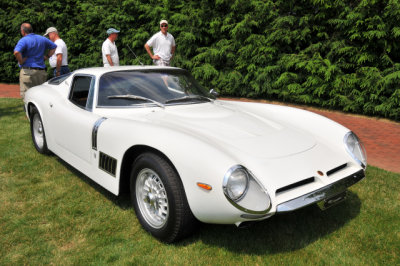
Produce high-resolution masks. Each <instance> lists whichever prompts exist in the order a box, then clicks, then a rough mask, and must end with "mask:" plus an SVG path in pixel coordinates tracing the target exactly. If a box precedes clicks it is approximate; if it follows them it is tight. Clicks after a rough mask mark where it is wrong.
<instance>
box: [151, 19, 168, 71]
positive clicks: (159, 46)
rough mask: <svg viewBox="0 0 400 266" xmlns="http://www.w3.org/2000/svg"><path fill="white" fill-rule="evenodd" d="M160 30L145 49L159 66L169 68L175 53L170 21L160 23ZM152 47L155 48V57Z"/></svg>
mask: <svg viewBox="0 0 400 266" xmlns="http://www.w3.org/2000/svg"><path fill="white" fill-rule="evenodd" d="M160 30H161V31H159V32H157V33H156V34H154V35H153V36H152V37H151V38H150V40H148V41H147V42H146V44H145V45H144V48H145V49H146V51H147V53H148V54H149V56H150V57H151V59H153V63H154V64H155V65H157V66H169V65H170V63H171V60H172V57H173V56H174V53H175V48H176V46H175V39H174V36H172V35H171V34H170V33H168V21H166V20H165V19H163V20H161V21H160ZM150 47H152V48H153V51H154V55H153V54H152V53H151V49H150Z"/></svg>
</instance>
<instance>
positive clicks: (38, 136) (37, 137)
mask: <svg viewBox="0 0 400 266" xmlns="http://www.w3.org/2000/svg"><path fill="white" fill-rule="evenodd" d="M32 134H33V138H34V141H35V143H36V145H37V146H38V148H39V149H43V144H44V134H43V125H42V121H41V120H40V117H39V114H37V113H36V114H35V115H34V116H33V121H32Z"/></svg>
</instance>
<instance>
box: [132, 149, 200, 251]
mask: <svg viewBox="0 0 400 266" xmlns="http://www.w3.org/2000/svg"><path fill="white" fill-rule="evenodd" d="M130 193H131V199H132V203H133V206H134V208H135V212H136V216H137V217H138V219H139V222H140V223H141V225H142V226H143V227H144V229H145V230H146V231H148V232H149V233H150V234H152V235H153V236H155V237H156V238H158V239H160V240H161V241H164V242H167V243H171V242H175V241H177V240H179V239H182V238H183V237H185V236H188V235H189V234H191V233H192V232H193V230H194V228H195V227H196V225H197V220H196V218H195V217H194V216H193V214H192V212H191V210H190V208H189V205H188V202H187V199H186V194H185V191H184V189H183V185H182V183H181V180H180V178H179V176H178V174H177V173H176V172H175V170H174V168H173V167H172V166H171V165H170V164H169V163H168V162H167V161H166V160H165V159H163V158H162V157H160V156H159V155H157V154H155V153H150V152H148V153H144V154H142V155H140V156H139V157H138V158H137V159H136V160H135V162H134V163H133V166H132V171H131V177H130Z"/></svg>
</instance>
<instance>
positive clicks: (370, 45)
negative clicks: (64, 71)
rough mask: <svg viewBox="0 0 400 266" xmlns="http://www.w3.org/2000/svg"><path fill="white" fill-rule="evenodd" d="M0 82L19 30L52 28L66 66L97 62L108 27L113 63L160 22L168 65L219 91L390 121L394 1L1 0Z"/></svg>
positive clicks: (397, 6) (397, 72) (394, 84)
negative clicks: (172, 51) (168, 43)
mask: <svg viewBox="0 0 400 266" xmlns="http://www.w3.org/2000/svg"><path fill="white" fill-rule="evenodd" d="M0 16H1V20H0V23H1V25H0V29H1V30H0V60H1V62H2V65H1V66H0V70H1V71H0V81H1V82H17V81H18V67H17V63H16V60H15V58H14V56H13V54H12V52H13V48H14V46H15V44H16V43H17V41H18V40H19V39H20V37H21V36H20V34H19V27H20V24H21V23H22V22H24V21H28V22H30V23H31V24H32V25H33V27H34V30H35V32H36V33H43V32H44V31H45V30H46V28H47V27H49V26H56V27H57V28H58V30H59V31H60V35H61V37H62V38H63V39H64V41H65V42H66V43H67V45H68V49H69V62H70V67H71V68H72V69H77V68H82V67H90V66H101V65H102V59H101V44H102V42H103V41H104V39H105V38H106V37H107V36H106V34H105V31H106V29H107V28H109V27H115V28H117V29H120V30H121V34H120V36H119V40H117V46H118V50H119V54H120V59H121V64H123V65H127V64H138V63H139V60H137V59H135V57H134V56H133V55H132V54H131V52H130V51H129V49H128V46H129V47H131V48H132V50H133V51H134V52H135V53H136V54H137V55H138V56H139V58H140V60H141V61H142V62H143V63H145V64H151V60H150V58H149V57H148V56H147V54H146V52H145V50H144V48H143V45H144V43H145V42H146V41H147V39H148V38H150V36H151V35H152V34H153V33H155V32H156V31H158V30H159V27H158V22H159V21H160V19H163V18H165V19H167V20H168V21H169V23H170V29H169V30H170V32H171V33H172V34H173V35H174V36H175V39H176V43H177V53H176V57H175V59H174V65H175V66H179V67H183V68H186V69H189V70H190V71H191V72H192V73H193V75H194V76H195V77H196V78H197V79H199V80H200V81H201V82H202V83H203V85H205V86H207V87H208V88H216V89H218V90H219V91H220V92H221V93H222V95H225V96H240V97H251V98H265V99H273V100H282V101H288V102H293V103H305V104H308V105H315V106H321V107H324V108H330V109H339V110H343V111H347V112H354V113H360V114H367V115H377V116H382V117H387V118H390V119H394V120H399V119H400V86H399V84H400V63H399V59H400V25H398V18H399V17H400V3H399V2H398V1H395V0H388V1H385V0H379V1H378V0H369V1H354V0H352V1H348V0H344V1H324V0H297V1H294V0H276V1H269V0H264V1H261V0H260V1H258V0H236V1H234V0H230V1H228V0H214V1H211V0H208V1H193V0H191V1H180V0H158V1H156V0H150V1H143V0H127V1H118V0H114V1H112V0H102V1H79V0H66V1H60V2H58V1H48V0H47V1H38V0H33V1H32V0H31V1H22V2H21V1H18V2H17V1H8V2H7V3H5V1H2V4H1V10H0Z"/></svg>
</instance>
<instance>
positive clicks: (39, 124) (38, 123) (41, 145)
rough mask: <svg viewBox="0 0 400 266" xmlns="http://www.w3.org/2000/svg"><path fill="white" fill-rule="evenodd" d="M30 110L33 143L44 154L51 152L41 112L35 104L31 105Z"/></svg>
mask: <svg viewBox="0 0 400 266" xmlns="http://www.w3.org/2000/svg"><path fill="white" fill-rule="evenodd" d="M31 108H32V109H31V112H30V126H31V136H32V141H33V144H34V146H35V148H36V150H37V151H38V152H40V153H42V154H50V151H49V149H48V148H47V141H46V134H45V132H44V126H43V121H42V118H41V117H40V113H39V111H38V110H37V108H36V107H35V106H32V107H31Z"/></svg>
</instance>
